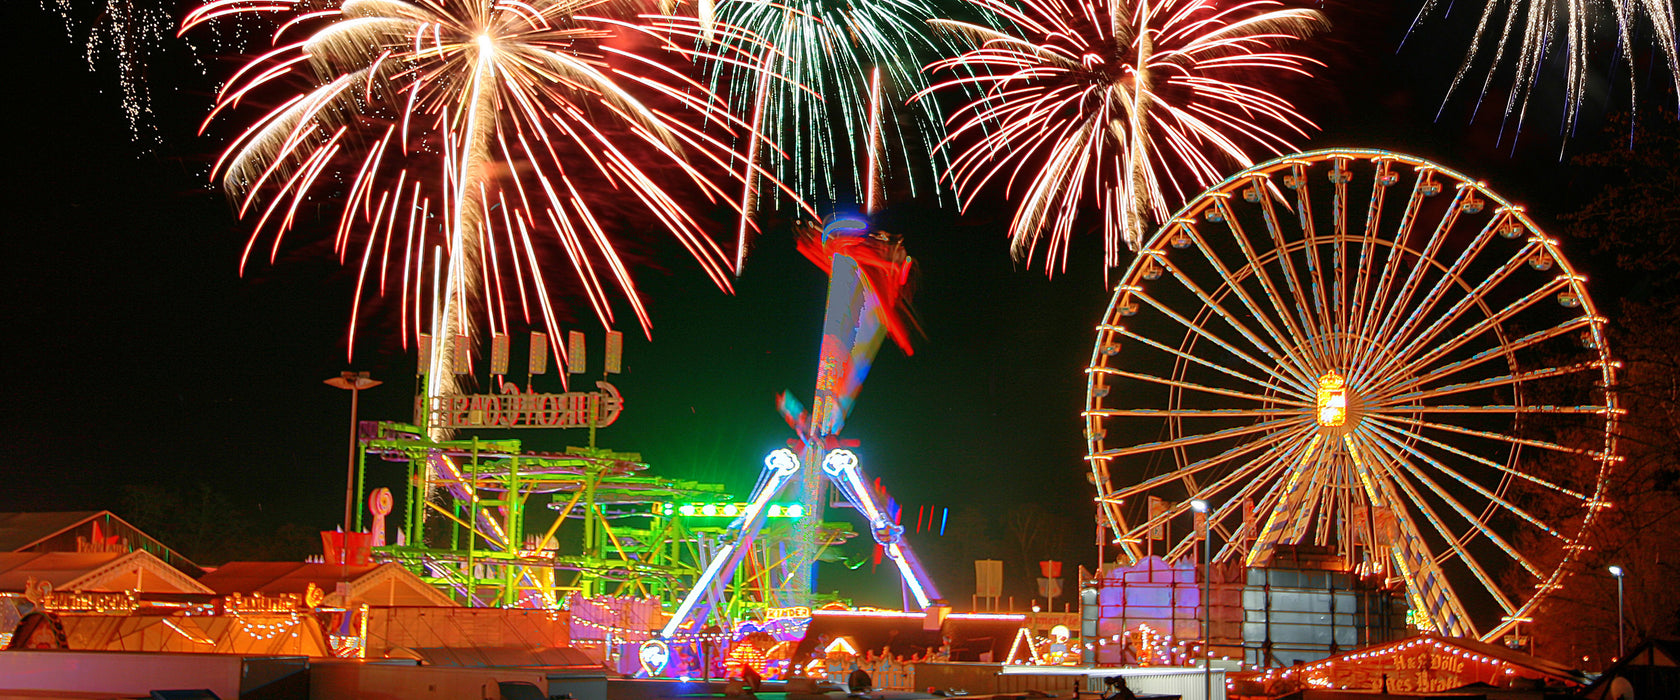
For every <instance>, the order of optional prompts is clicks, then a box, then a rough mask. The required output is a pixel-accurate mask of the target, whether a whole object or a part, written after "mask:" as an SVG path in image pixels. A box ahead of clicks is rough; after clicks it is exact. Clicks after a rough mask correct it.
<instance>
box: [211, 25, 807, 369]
mask: <svg viewBox="0 0 1680 700" xmlns="http://www.w3.org/2000/svg"><path fill="white" fill-rule="evenodd" d="M319 5H320V3H318V2H306V1H305V0H215V1H213V2H210V3H208V4H206V5H203V6H202V7H200V8H199V9H197V10H196V11H194V12H193V13H191V14H190V15H188V17H187V18H186V20H185V21H184V22H183V24H182V28H181V30H180V31H181V32H183V33H184V32H186V31H188V30H191V29H193V28H194V27H196V26H199V25H202V24H204V23H206V22H211V21H213V20H216V19H217V18H221V17H228V16H236V15H246V14H253V13H282V14H283V15H289V16H290V20H289V21H283V22H282V23H281V24H280V25H279V27H280V28H279V29H278V30H277V31H276V33H275V38H274V43H275V45H276V46H278V48H277V49H275V50H273V51H270V52H268V53H266V54H262V55H260V56H258V57H256V58H255V59H253V60H251V61H250V62H249V63H248V64H247V65H246V66H245V67H243V68H241V69H240V70H239V71H238V72H237V73H236V74H235V76H234V77H233V79H232V80H230V81H229V83H228V84H227V85H226V86H225V87H224V88H223V90H222V91H221V93H220V94H219V96H218V99H217V101H216V104H215V105H214V107H213V109H212V110H211V113H210V116H209V117H208V118H207V119H206V125H208V124H209V121H210V120H211V119H214V118H215V117H216V116H217V115H218V114H220V113H222V112H224V111H230V110H234V111H236V110H239V108H240V107H241V103H242V102H244V101H246V100H248V99H255V98H253V97H251V96H253V95H263V96H264V97H265V98H266V99H274V98H275V97H276V96H280V99H281V104H280V106H279V107H278V108H274V109H272V110H270V111H268V112H266V113H264V114H262V115H260V116H258V117H256V118H255V119H254V120H253V121H252V123H251V125H250V126H249V128H247V129H246V130H245V131H244V132H243V133H241V134H240V135H238V136H237V137H235V139H234V140H233V142H232V143H231V144H230V146H229V147H228V149H227V151H226V152H225V153H224V154H223V156H222V157H221V159H220V161H219V162H218V163H217V165H216V167H215V168H214V174H215V175H218V176H219V177H220V178H221V180H222V184H223V186H224V188H225V189H226V190H227V192H228V194H229V196H230V197H232V198H233V200H234V202H235V203H236V205H237V207H238V210H239V213H240V216H242V217H244V216H247V215H252V216H257V217H258V219H257V223H256V225H255V226H254V227H253V229H252V233H251V237H250V240H249V241H248V243H247V249H246V259H242V260H241V267H242V268H243V266H244V265H245V264H246V262H247V259H248V258H249V255H250V253H251V249H252V248H253V247H254V246H255V244H256V243H257V242H258V240H259V239H260V238H262V237H263V236H272V237H273V239H274V240H273V244H272V247H271V249H270V252H269V257H270V259H271V260H272V259H273V258H274V256H276V255H277V254H278V251H279V249H280V245H281V242H282V240H283V239H284V238H285V235H286V233H287V232H288V231H290V230H291V229H292V228H293V223H294V221H295V218H296V214H297V212H298V210H299V208H300V207H302V206H304V205H305V204H306V203H312V202H313V200H316V199H333V200H337V201H338V202H340V203H341V206H342V210H341V213H340V218H339V222H338V226H337V228H336V233H335V240H334V247H335V250H336V251H337V252H338V253H339V255H340V259H341V261H343V260H344V258H345V257H346V256H347V255H349V254H350V253H352V252H356V253H357V254H359V255H360V256H361V259H360V260H359V261H358V262H359V265H360V267H361V270H360V272H359V273H358V282H357V289H356V300H355V301H354V302H353V309H354V310H353V314H354V313H360V303H361V297H362V295H363V294H364V291H365V289H364V288H365V286H366V285H368V284H369V279H370V276H369V274H368V267H369V266H370V265H372V264H377V265H378V267H379V268H380V270H379V275H378V278H377V279H378V281H377V283H376V289H377V291H378V293H380V294H383V293H384V290H385V280H386V276H387V267H388V266H389V265H393V264H395V265H401V266H402V271H401V272H402V274H400V275H397V274H391V275H390V277H391V278H392V279H393V280H394V281H395V282H396V284H399V285H400V288H399V289H396V290H395V293H396V294H398V295H400V296H401V299H402V301H401V306H402V309H401V310H399V315H400V316H401V317H402V323H403V326H404V329H405V330H404V334H403V342H404V344H405V346H406V344H407V342H408V341H409V340H411V339H414V338H416V337H418V336H420V335H421V334H423V333H427V332H430V333H431V334H432V337H433V345H434V346H435V347H433V348H431V350H432V351H431V353H430V356H431V357H430V363H431V364H430V377H431V381H430V382H429V384H430V388H429V389H428V395H429V397H431V396H436V395H439V394H441V393H448V392H449V391H451V390H452V388H453V387H452V385H453V383H454V382H455V381H456V379H455V368H454V367H453V366H452V365H453V363H454V362H455V359H456V355H455V353H453V352H451V351H449V347H450V343H452V342H454V339H455V337H456V336H462V337H467V338H469V339H470V338H471V337H472V336H474V335H475V331H474V328H475V327H485V328H487V329H488V331H489V332H491V333H495V332H506V330H507V326H508V320H507V319H508V317H509V309H508V308H507V302H508V297H509V295H508V294H507V290H506V289H505V287H506V286H513V287H515V288H516V290H517V292H516V294H514V295H512V296H513V297H514V298H516V299H517V300H518V309H517V311H516V312H515V313H517V314H518V315H521V316H522V317H523V318H524V321H525V323H526V324H531V323H532V318H531V317H532V314H533V311H535V313H537V314H538V316H539V319H538V321H537V323H536V324H535V325H543V326H547V327H548V329H549V331H550V333H549V336H550V337H551V338H559V337H561V336H560V333H559V332H558V330H559V329H558V327H557V325H556V313H555V308H554V306H553V304H552V299H551V298H550V296H549V294H548V289H549V285H548V284H547V283H546V282H545V281H544V277H545V274H546V270H545V267H544V265H543V262H542V257H543V255H544V252H543V251H545V250H552V251H554V254H558V255H563V256H565V257H566V258H567V260H568V261H569V263H570V267H571V269H572V271H573V272H575V273H576V279H578V280H579V282H580V283H581V285H582V287H583V291H584V296H586V297H587V298H588V299H589V301H590V304H591V306H592V308H593V309H594V311H595V313H596V315H597V316H598V317H599V318H600V320H601V322H602V323H603V324H605V325H608V326H609V327H610V326H611V325H612V323H613V320H614V319H613V307H612V304H611V301H610V300H611V296H612V295H610V294H609V293H608V287H609V286H611V287H616V288H617V290H618V292H619V294H621V295H622V296H623V297H624V298H625V299H626V300H627V302H628V303H629V305H630V307H631V308H632V309H633V311H634V313H635V315H636V318H637V321H638V323H639V324H640V325H641V327H642V329H643V332H644V333H647V332H649V330H650V319H649V317H648V314H647V310H646V308H645V307H644V306H643V304H642V302H641V300H640V298H639V296H638V294H637V292H636V288H635V285H634V283H633V281H632V279H631V276H630V273H629V270H628V267H627V265H626V264H625V263H624V261H623V260H622V259H621V258H620V256H619V254H618V253H617V251H616V250H615V248H614V244H613V241H612V239H611V238H610V237H609V235H608V233H607V231H608V228H609V226H608V225H606V224H604V223H603V219H602V213H603V212H602V209H601V207H602V206H613V205H614V204H615V203H617V204H618V205H619V207H620V208H623V207H625V206H628V207H629V208H632V209H637V208H639V209H641V210H644V211H645V212H646V213H647V214H648V215H651V216H652V217H654V218H655V219H657V221H658V222H659V223H660V224H661V225H662V226H663V227H664V228H666V229H667V230H669V231H670V232H671V233H672V234H673V235H674V236H675V237H676V238H677V240H678V241H679V242H680V243H681V244H682V245H683V247H684V248H685V249H686V250H687V251H688V252H689V253H690V254H691V255H692V256H693V257H694V258H695V259H696V260H697V261H698V262H699V263H700V265H701V267H702V269H703V270H704V271H705V272H706V273H707V275H708V276H709V277H710V278H711V279H712V280H713V281H714V282H715V283H716V284H717V285H718V286H719V287H720V288H722V289H724V290H726V291H727V290H728V289H729V286H730V284H729V277H730V273H731V272H732V271H733V270H732V269H731V264H730V260H729V257H728V255H727V254H726V253H725V251H724V250H723V249H722V248H721V247H720V246H719V245H718V244H717V243H716V242H715V241H714V240H713V239H712V238H711V237H710V236H709V235H708V233H707V232H706V231H705V230H704V228H703V225H702V223H701V222H700V221H698V220H697V219H696V217H694V216H692V215H690V213H689V212H688V211H686V210H685V208H684V206H683V205H682V204H681V202H682V201H686V200H685V198H686V199H693V198H694V197H695V196H696V195H697V196H700V197H705V198H706V199H707V200H709V201H712V202H721V203H726V204H727V203H730V202H732V201H733V199H732V196H731V195H730V193H731V192H733V191H734V189H733V188H734V187H736V186H738V185H739V184H740V183H741V182H742V178H743V177H744V176H745V175H746V174H747V173H749V172H751V171H750V170H746V169H740V168H739V167H738V166H736V165H735V164H736V163H739V162H740V161H741V158H742V156H741V155H740V154H738V153H736V152H735V151H733V150H732V149H731V147H730V146H729V145H728V144H727V143H726V142H725V141H724V140H725V139H729V138H734V137H736V136H739V134H740V133H741V132H742V131H743V130H744V129H745V128H746V125H745V124H744V123H743V122H742V121H741V120H740V119H737V118H735V117H733V116H732V115H730V114H729V113H728V112H727V110H726V109H724V106H723V105H722V103H721V101H720V98H718V97H717V96H716V95H714V94H712V93H711V92H709V91H707V90H705V89H704V88H703V86H701V85H699V84H698V83H696V82H695V81H693V80H692V79H688V78H685V77H683V76H682V75H681V73H680V72H678V71H676V70H673V69H672V68H671V67H669V66H667V65H665V63H664V62H662V61H665V60H669V59H668V57H669V56H676V57H679V58H681V59H685V60H692V59H695V58H700V57H703V55H702V54H699V53H697V52H696V51H695V50H694V49H688V48H683V47H682V45H680V44H678V43H676V42H675V41H672V39H684V40H686V39H689V38H692V37H695V36H698V35H699V34H700V33H701V32H702V31H732V30H730V29H729V28H728V27H727V26H726V25H717V26H710V27H706V28H704V29H703V28H702V27H701V25H700V23H699V22H698V21H697V20H693V19H685V18H679V17H635V16H630V15H629V14H628V13H625V14H624V15H623V16H612V15H611V13H612V12H614V11H615V10H617V9H619V8H617V7H616V6H609V5H608V4H607V3H606V1H605V0H344V1H343V2H338V3H332V6H331V7H329V8H328V9H325V10H321V9H319ZM586 12H599V13H600V16H596V15H589V14H585V13H586ZM289 32H292V33H296V32H305V33H307V36H305V37H304V38H302V39H301V40H291V39H287V38H286V36H285V35H287V34H288V33H289ZM650 40H651V41H652V42H653V43H655V44H656V50H651V51H647V52H646V54H644V53H639V52H638V51H639V50H640V49H641V44H643V43H648V42H649V41H650ZM286 41H291V43H286ZM298 85H302V86H303V87H302V89H301V90H296V89H295V88H296V86H298ZM288 93H291V94H292V96H291V97H290V98H289V99H287V98H285V97H284V96H285V95H286V94H288ZM654 168H658V169H661V170H664V171H666V172H662V173H655V172H654V170H653V169H654ZM757 176H758V177H761V178H765V179H766V181H768V182H772V183H775V184H776V185H779V184H780V183H779V181H776V180H775V178H774V176H773V175H771V174H768V173H762V172H761V173H758V174H757ZM672 181H675V182H674V183H673V182H672ZM406 187H412V190H408V191H405V188H406ZM678 187H680V190H681V192H682V193H683V194H681V195H679V194H678V191H677V189H674V188H678ZM668 188H673V189H668ZM596 191H607V192H612V193H613V195H612V196H609V197H591V196H586V194H587V193H593V192H596ZM603 202H607V203H606V204H605V205H603ZM626 203H627V204H626ZM493 206H500V207H501V208H502V211H501V212H500V214H499V215H497V214H495V213H494V212H493V211H492V207H493ZM510 209H511V210H512V211H511V214H510V212H509V210H510ZM497 229H500V230H497ZM359 237H360V238H361V239H362V240H356V239H357V238H359ZM498 240H505V245H501V244H498V243H497V241H498ZM393 246H395V247H396V248H397V249H398V254H396V255H392V254H391V250H390V249H391V248H392V247H393ZM376 251H377V252H376ZM440 256H441V260H442V261H443V262H442V264H441V266H440V265H433V266H431V267H432V268H433V269H432V270H431V271H430V275H431V277H432V278H431V279H428V278H427V274H428V270H427V267H428V266H427V265H426V264H425V261H426V260H427V259H428V258H432V259H433V261H434V262H436V261H438V260H439V258H440ZM503 257H505V258H507V259H505V260H504V259H501V258H503ZM376 258H377V260H376ZM390 272H392V273H394V272H395V271H394V270H392V271H390ZM440 275H441V276H442V280H441V285H440V284H439V280H438V279H436V278H437V277H438V276H440ZM440 286H441V289H439V287H440ZM428 288H429V289H431V290H433V291H427V290H428ZM528 293H529V296H530V297H531V298H534V299H535V300H536V302H537V303H536V304H535V305H534V306H535V307H536V308H535V309H533V304H531V303H530V302H529V301H528V299H527V295H528ZM411 303H412V304H413V305H414V309H413V317H412V321H413V324H412V325H413V328H412V329H410V328H408V326H409V325H410V323H409V322H410V320H411V319H410V317H409V312H408V310H407V305H408V304H411ZM423 307H429V308H430V312H426V311H423ZM422 318H430V319H431V321H430V322H429V323H428V324H424V325H423V324H422V323H421V319H422ZM355 326H356V320H355V318H354V317H352V319H351V342H350V344H349V345H350V347H349V350H348V351H349V352H350V353H354V349H355V342H354V329H355ZM468 342H472V341H470V340H469V341H468ZM552 350H553V352H554V353H555V355H556V356H557V357H558V358H559V359H560V361H561V362H565V361H566V358H565V356H564V353H563V350H562V349H561V348H560V347H559V345H558V344H556V345H555V346H554V347H553V348H552ZM562 376H564V375H562Z"/></svg>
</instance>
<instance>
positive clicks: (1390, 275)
mask: <svg viewBox="0 0 1680 700" xmlns="http://www.w3.org/2000/svg"><path fill="white" fill-rule="evenodd" d="M1386 167H1388V168H1390V175H1391V176H1392V177H1393V178H1395V179H1398V176H1394V175H1392V167H1393V164H1392V162H1390V163H1389V165H1388V166H1386ZM1379 180H1380V175H1379ZM1430 182H1432V180H1431V179H1430V175H1429V173H1426V172H1419V173H1418V176H1417V179H1416V180H1414V181H1413V182H1412V192H1411V195H1410V196H1409V197H1407V198H1406V209H1405V211H1404V212H1403V213H1402V214H1401V216H1400V226H1399V229H1398V230H1397V231H1396V232H1395V234H1394V237H1393V240H1392V241H1389V246H1388V256H1387V257H1385V258H1384V259H1383V267H1382V277H1381V279H1379V280H1378V282H1377V287H1376V291H1375V292H1373V293H1372V294H1371V303H1369V304H1367V305H1366V306H1365V314H1364V320H1363V321H1362V322H1361V323H1360V324H1359V328H1360V331H1359V334H1360V335H1362V336H1364V337H1376V335H1377V333H1376V330H1377V326H1378V325H1379V324H1381V323H1382V322H1383V320H1384V316H1385V315H1384V314H1383V313H1382V311H1381V310H1382V309H1385V308H1386V309H1393V308H1396V307H1395V306H1393V305H1390V304H1389V303H1388V302H1389V301H1390V299H1389V295H1390V293H1391V292H1392V291H1394V280H1395V279H1396V277H1397V276H1398V274H1399V272H1400V268H1401V266H1402V262H1403V261H1404V259H1405V255H1404V253H1406V252H1410V250H1411V249H1410V248H1409V247H1407V245H1406V244H1407V241H1408V240H1410V239H1411V235H1412V227H1413V226H1414V225H1415V224H1416V223H1417V218H1418V210H1419V209H1421V208H1422V207H1423V200H1424V198H1425V197H1426V196H1427V195H1426V194H1425V191H1424V187H1425V184H1426V183H1430ZM1379 186H1380V184H1379ZM1376 224H1377V220H1369V225H1371V226H1373V227H1374V226H1376ZM1419 262H1423V259H1422V258H1420V259H1419ZM1414 269H1415V268H1414ZM1388 316H1392V314H1388ZM1371 350H1372V349H1371V348H1369V347H1367V346H1361V347H1358V348H1356V349H1355V350H1354V355H1353V356H1354V361H1353V362H1352V363H1351V364H1354V365H1358V364H1361V363H1363V362H1364V361H1365V355H1366V354H1368V353H1369V352H1371Z"/></svg>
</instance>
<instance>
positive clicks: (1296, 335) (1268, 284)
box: [1214, 193, 1322, 375]
mask: <svg viewBox="0 0 1680 700" xmlns="http://www.w3.org/2000/svg"><path fill="white" fill-rule="evenodd" d="M1261 196H1262V197H1263V196H1264V193H1261ZM1229 200H1230V198H1229V197H1228V196H1226V197H1216V198H1214V206H1215V207H1217V208H1218V209H1219V211H1220V212H1222V215H1223V216H1224V217H1225V228H1227V229H1229V230H1230V231H1231V237H1232V238H1233V239H1235V240H1236V243H1237V247H1238V248H1240V249H1241V250H1242V253H1243V256H1245V257H1246V258H1247V260H1248V266H1247V269H1249V270H1252V271H1253V272H1254V279H1255V280H1256V281H1258V282H1259V283H1260V287H1261V288H1262V289H1263V290H1264V291H1265V294H1264V295H1263V296H1265V297H1266V299H1267V300H1269V301H1271V303H1272V304H1271V306H1272V309H1271V310H1272V313H1273V314H1274V315H1272V316H1267V317H1266V318H1272V319H1276V320H1278V321H1281V322H1282V323H1283V328H1284V330H1285V331H1286V332H1288V334H1289V337H1290V338H1291V341H1292V342H1290V343H1287V344H1285V347H1289V346H1294V347H1300V346H1303V345H1306V344H1307V335H1306V334H1304V333H1303V332H1302V330H1301V328H1300V326H1299V325H1298V324H1296V323H1295V317H1294V314H1291V313H1290V312H1289V310H1288V309H1285V308H1283V306H1284V305H1283V295H1282V294H1279V293H1278V288H1277V284H1275V283H1273V282H1272V276H1271V275H1270V274H1269V273H1267V272H1266V265H1265V263H1264V262H1263V261H1262V259H1261V257H1260V255H1258V254H1257V253H1256V252H1255V250H1254V245H1253V244H1252V243H1251V242H1250V241H1249V239H1248V234H1246V233H1244V232H1243V226H1242V224H1241V223H1238V222H1237V216H1236V212H1235V211H1233V210H1232V209H1231V205H1230V201H1229ZM1226 279H1229V280H1232V281H1231V282H1230V285H1231V288H1232V289H1237V288H1239V286H1240V282H1237V281H1235V278H1230V277H1227V278H1226ZM1255 315H1256V316H1261V313H1260V312H1259V311H1255ZM1279 342H1280V343H1281V342H1282V341H1281V340H1280V341H1279ZM1308 370H1309V372H1310V374H1312V375H1318V374H1321V373H1322V370H1320V369H1319V368H1316V367H1309V368H1308Z"/></svg>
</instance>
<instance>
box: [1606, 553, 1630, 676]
mask: <svg viewBox="0 0 1680 700" xmlns="http://www.w3.org/2000/svg"><path fill="white" fill-rule="evenodd" d="M1623 573H1626V572H1624V571H1622V567H1620V566H1617V565H1615V564H1611V565H1610V575H1611V576H1615V577H1616V658H1618V659H1620V658H1622V657H1623V656H1626V655H1627V633H1626V632H1625V631H1624V627H1625V625H1624V624H1623V617H1622V574H1623Z"/></svg>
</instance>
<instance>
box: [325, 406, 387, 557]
mask: <svg viewBox="0 0 1680 700" xmlns="http://www.w3.org/2000/svg"><path fill="white" fill-rule="evenodd" d="M325 382H326V383H327V384H329V385H332V386H336V387H338V388H340V389H349V390H350V464H349V466H347V467H345V470H344V535H345V545H346V546H348V545H349V543H350V541H349V536H350V513H351V512H352V510H351V509H352V508H353V507H354V504H355V502H356V432H357V431H356V428H357V425H356V408H357V406H356V403H357V401H358V399H360V398H361V395H362V390H363V389H372V388H373V387H376V386H379V385H380V384H384V382H381V381H379V380H377V379H369V378H368V373H367V372H340V373H339V375H338V376H336V377H333V378H332V379H328V380H325Z"/></svg>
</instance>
